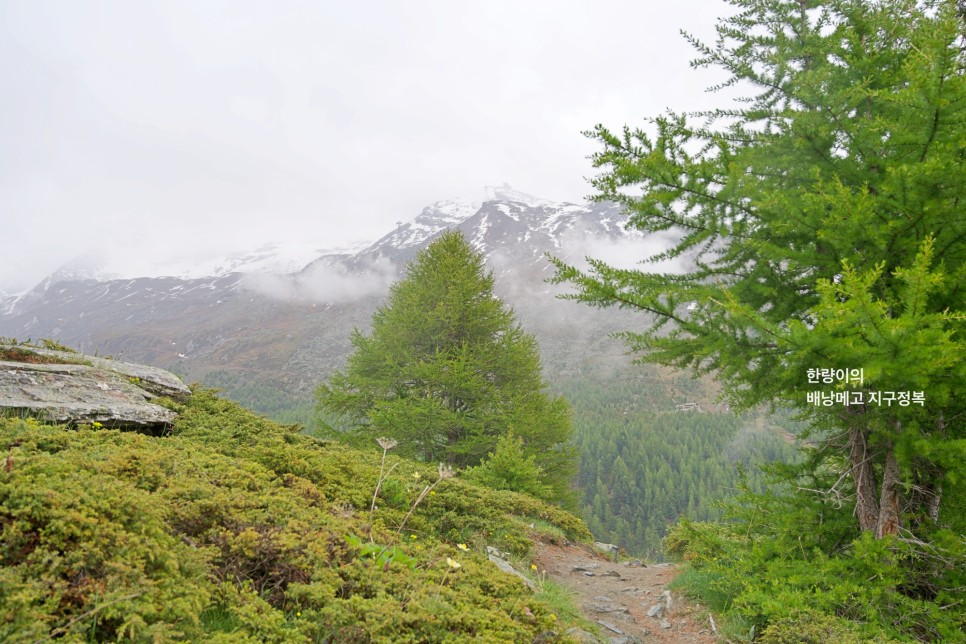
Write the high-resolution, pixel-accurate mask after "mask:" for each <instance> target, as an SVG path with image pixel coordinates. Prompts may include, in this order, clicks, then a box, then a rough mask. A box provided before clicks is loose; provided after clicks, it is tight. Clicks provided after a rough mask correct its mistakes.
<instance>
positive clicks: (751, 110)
mask: <svg viewBox="0 0 966 644" xmlns="http://www.w3.org/2000/svg"><path fill="white" fill-rule="evenodd" d="M729 4H731V5H733V6H734V7H736V9H737V13H736V14H735V15H734V16H733V17H731V18H727V19H725V20H723V21H722V22H721V23H720V25H719V27H718V36H719V38H718V40H717V42H716V43H715V44H713V45H706V44H704V43H702V42H700V41H698V40H697V39H694V38H689V40H690V41H691V42H692V44H693V45H694V46H695V47H696V49H697V51H698V53H699V59H698V60H697V61H695V63H694V64H695V65H696V66H699V67H702V66H703V67H716V68H719V69H722V70H723V71H725V72H726V73H727V74H728V75H729V79H728V80H727V81H726V82H725V83H724V84H723V85H722V86H721V87H720V88H718V89H721V88H731V89H734V90H741V91H744V92H747V95H746V96H745V97H744V98H743V99H741V102H739V103H737V106H736V107H735V108H734V109H723V110H719V111H716V112H712V113H709V114H702V115H688V116H685V115H681V114H667V115H664V116H660V117H657V118H654V119H651V120H650V121H649V124H648V126H647V127H645V128H642V129H632V128H629V127H625V128H624V130H623V132H619V133H614V132H611V131H610V130H608V129H607V128H605V127H603V126H598V127H597V128H596V129H595V130H593V131H592V132H590V133H589V136H591V137H592V138H594V139H596V140H597V141H598V142H599V144H600V145H601V146H602V151H600V152H598V153H597V154H595V155H594V157H593V161H594V164H595V166H596V167H598V168H602V169H603V170H602V173H601V174H600V175H598V176H597V177H596V178H595V179H594V180H593V184H594V186H595V187H596V188H597V190H598V194H597V197H598V198H599V199H602V200H612V201H617V202H619V203H621V204H623V205H624V206H625V207H626V209H627V210H628V211H629V213H630V215H631V219H630V222H631V225H632V226H634V227H636V228H638V229H640V230H642V231H646V232H661V231H672V232H674V233H677V234H678V235H679V237H678V239H679V241H678V242H677V243H676V244H675V245H674V246H673V247H672V248H671V249H670V250H668V251H667V252H666V253H664V254H663V255H662V256H660V257H656V258H654V259H655V260H669V259H677V260H678V261H679V262H680V264H681V265H682V266H683V268H682V270H681V271H680V272H678V273H660V272H657V271H653V272H645V271H629V270H619V269H615V268H612V267H610V266H608V265H607V263H606V259H605V260H604V261H593V262H592V263H591V268H590V270H588V271H581V270H578V269H577V268H575V267H571V266H567V265H565V264H563V263H559V262H558V273H557V279H558V280H559V281H567V282H571V283H572V284H574V285H576V286H577V288H578V291H579V292H578V294H577V296H576V297H577V298H579V299H582V300H584V301H586V302H588V303H591V304H595V305H600V306H609V305H616V306H622V307H631V308H634V309H638V310H640V311H643V312H646V313H647V314H648V315H650V316H651V319H652V320H653V321H654V323H653V324H652V325H651V326H650V328H649V329H647V330H646V331H645V332H643V333H631V334H628V335H627V337H628V339H629V340H630V342H631V344H632V346H633V347H634V348H636V349H638V350H640V351H642V352H643V354H642V357H643V359H645V360H648V361H653V362H657V363H661V364H666V365H672V366H677V367H684V368H693V369H694V370H695V371H696V372H698V373H708V372H712V373H715V374H717V376H718V378H719V380H720V381H721V383H722V384H723V386H724V390H725V393H726V394H727V396H728V397H729V398H730V402H731V403H732V404H733V405H737V406H739V407H746V408H747V407H751V406H754V405H758V404H761V403H775V402H777V403H780V404H782V405H786V406H791V407H797V408H798V409H800V410H803V411H804V412H805V413H806V414H808V415H810V416H811V419H812V421H813V427H815V428H816V429H817V430H818V431H819V432H820V433H819V434H816V435H814V436H813V439H814V440H816V441H818V442H819V444H820V447H821V449H820V451H819V454H818V456H819V457H822V458H824V463H825V464H826V466H827V467H831V468H836V470H837V471H838V472H841V474H842V478H841V479H840V480H839V483H837V484H836V487H835V488H834V489H831V490H827V491H826V493H827V494H829V495H846V496H847V497H849V498H851V499H852V501H853V502H854V504H855V516H856V519H857V523H858V526H859V527H860V528H861V530H862V531H865V532H870V533H872V534H874V535H875V536H876V537H882V536H884V535H890V534H896V533H897V532H900V531H902V530H905V529H912V530H913V531H914V532H915V531H917V528H918V527H927V526H926V524H935V523H936V522H937V521H940V523H946V524H947V525H948V524H949V523H950V522H954V523H955V522H957V521H959V519H960V517H958V516H957V513H958V510H957V507H958V506H960V504H961V503H963V502H964V481H966V465H964V464H966V448H964V445H966V441H964V438H966V422H964V418H966V396H964V394H966V333H964V320H966V288H964V285H966V172H964V171H963V167H964V165H963V163H964V157H966V152H964V150H966V143H964V142H966V74H964V70H966V54H964V52H966V43H964V29H963V24H964V22H963V16H962V14H961V13H959V12H957V3H956V2H954V1H953V0H921V1H915V0H882V1H880V2H867V1H865V0H830V1H824V0H823V1H816V2H812V1H809V2H804V1H800V0H767V1H764V2H763V1H760V0H731V1H730V2H729ZM809 369H831V370H836V373H842V372H841V371H838V370H852V369H855V370H858V369H862V370H864V379H863V380H862V381H861V382H859V381H858V379H857V378H856V379H853V380H852V381H851V382H850V381H847V380H845V379H843V378H836V379H835V380H834V382H832V383H822V382H818V383H816V382H815V381H814V378H810V377H809V375H808V374H809ZM812 392H819V393H822V392H824V393H825V394H828V395H831V396H832V398H831V400H832V401H833V402H828V400H829V399H825V400H824V401H823V400H820V402H819V404H818V405H816V404H815V401H816V398H815V397H814V396H813V397H811V398H809V394H810V393H812ZM877 392H881V393H883V394H884V395H886V396H888V397H889V401H888V402H886V401H885V400H883V399H882V396H879V397H876V396H875V394H876V393H877ZM914 392H921V394H920V396H921V398H920V399H919V400H918V401H916V402H911V400H910V399H911V396H912V394H913V393H914ZM898 395H903V396H905V398H904V400H905V402H904V403H900V402H899V398H898ZM846 400H848V401H849V404H845V403H844V401H846ZM849 481H851V489H846V486H847V485H848V482H849ZM946 500H949V501H951V502H952V505H950V508H951V511H950V512H948V513H947V514H946V517H945V521H942V515H941V512H940V507H941V505H942V503H944V502H945V501H946ZM960 507H961V506H960Z"/></svg>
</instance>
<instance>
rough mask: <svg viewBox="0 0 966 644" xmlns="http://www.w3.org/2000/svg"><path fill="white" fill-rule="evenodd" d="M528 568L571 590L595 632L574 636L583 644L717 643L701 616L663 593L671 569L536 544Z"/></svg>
mask: <svg viewBox="0 0 966 644" xmlns="http://www.w3.org/2000/svg"><path fill="white" fill-rule="evenodd" d="M534 563H535V564H536V565H537V567H538V569H540V570H546V571H547V576H548V577H550V578H551V579H553V580H554V581H556V582H557V583H560V584H562V585H564V586H566V587H568V588H570V589H572V590H573V591H574V592H575V593H576V594H577V601H578V604H579V606H580V609H581V612H582V614H583V615H584V617H586V618H587V619H588V620H589V621H590V622H592V623H595V624H597V625H598V626H599V627H600V636H599V637H592V636H590V634H589V633H587V634H583V633H577V634H576V635H578V636H583V637H585V641H587V642H604V643H608V644H617V643H623V644H633V643H635V642H697V643H701V644H703V643H705V642H708V643H710V642H716V641H717V638H716V637H715V635H714V634H713V633H712V630H711V621H710V620H709V618H708V613H707V611H706V610H704V609H703V608H701V607H699V606H696V605H693V604H689V603H688V602H687V601H686V600H685V599H684V598H683V597H682V596H681V595H679V594H678V593H672V592H670V591H668V590H667V585H668V584H669V583H670V582H671V580H672V579H674V577H675V576H676V574H677V569H676V567H675V566H674V565H672V564H650V565H644V564H641V563H640V562H623V563H614V562H612V561H611V560H610V559H608V558H607V557H606V556H604V555H603V554H601V553H598V552H596V551H593V550H591V549H590V548H588V547H586V546H577V545H555V544H547V543H540V544H538V548H537V556H536V557H535V561H534ZM662 593H663V594H664V595H663V597H662ZM668 603H669V604H670V607H669V609H665V607H666V606H667V604H668ZM659 605H660V606H661V607H660V608H658V606H659ZM649 612H650V613H651V616H649Z"/></svg>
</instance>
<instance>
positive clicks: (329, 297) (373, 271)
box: [242, 258, 399, 304]
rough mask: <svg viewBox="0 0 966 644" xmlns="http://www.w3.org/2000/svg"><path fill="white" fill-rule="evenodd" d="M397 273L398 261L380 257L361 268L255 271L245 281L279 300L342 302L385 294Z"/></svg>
mask: <svg viewBox="0 0 966 644" xmlns="http://www.w3.org/2000/svg"><path fill="white" fill-rule="evenodd" d="M398 276H399V273H398V270H397V268H396V266H395V264H393V263H392V262H391V261H389V260H388V259H385V258H380V259H377V260H375V261H373V262H370V263H368V264H366V265H365V266H363V267H361V268H358V269H354V268H349V267H347V266H346V265H345V264H342V263H335V262H333V263H326V262H317V263H315V264H311V265H309V266H308V267H306V268H305V269H304V270H303V271H301V272H300V273H295V274H293V275H269V274H256V273H252V274H249V275H246V276H245V278H244V280H243V281H242V284H243V286H244V287H245V288H248V289H250V290H252V291H254V292H256V293H259V294H261V295H265V296H267V297H271V298H273V299H276V300H285V301H290V302H312V303H318V304H322V303H325V304H341V303H345V302H354V301H356V300H360V299H363V298H365V297H368V296H370V295H380V294H383V293H385V292H387V291H388V290H389V286H390V285H391V284H392V283H393V282H395V281H396V280H397V279H398Z"/></svg>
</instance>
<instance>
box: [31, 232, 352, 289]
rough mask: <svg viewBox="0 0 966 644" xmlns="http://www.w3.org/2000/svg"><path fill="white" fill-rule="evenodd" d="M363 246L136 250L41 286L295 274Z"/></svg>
mask: <svg viewBox="0 0 966 644" xmlns="http://www.w3.org/2000/svg"><path fill="white" fill-rule="evenodd" d="M363 246H364V244H361V243H356V244H352V245H347V246H342V247H336V248H325V247H323V246H322V245H321V244H318V243H313V242H306V241H302V242H297V241H291V242H269V243H265V244H262V245H260V246H258V247H256V248H253V249H246V250H242V251H231V252H227V253H222V254H217V253H211V252H206V253H199V252H190V253H188V252H178V251H177V250H174V251H172V252H169V253H167V254H166V255H158V256H155V257H149V258H146V257H143V253H142V251H141V250H139V249H134V248H131V249H124V248H117V249H113V250H112V251H111V252H110V253H106V252H103V251H91V252H87V253H84V254H82V255H78V256H77V257H74V258H73V259H71V260H70V261H68V262H66V263H65V264H63V265H62V266H61V267H60V268H59V269H57V270H56V271H55V272H54V273H53V274H51V275H50V276H49V277H48V278H47V280H45V281H47V282H50V283H56V282H68V281H84V280H94V281H98V282H108V281H113V280H123V279H136V278H142V277H151V278H160V277H174V278H178V279H182V280H194V279H201V278H206V277H213V278H217V277H224V276H226V275H230V274H232V273H244V274H249V273H258V274H269V275H280V274H286V273H294V272H296V271H299V270H301V269H302V268H304V267H305V266H307V265H308V264H309V263H311V262H312V261H313V260H315V259H316V258H318V257H319V256H321V255H336V254H347V255H351V254H353V253H356V252H358V251H359V250H360V249H361V248H362V247H363Z"/></svg>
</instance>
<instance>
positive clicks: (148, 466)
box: [0, 392, 588, 642]
mask: <svg viewBox="0 0 966 644" xmlns="http://www.w3.org/2000/svg"><path fill="white" fill-rule="evenodd" d="M179 411H180V413H181V416H180V418H179V420H178V421H177V422H176V424H175V426H174V428H173V431H172V434H171V436H168V437H151V436H144V435H140V434H136V433H123V432H119V431H109V430H99V431H96V430H93V429H80V430H69V429H66V428H64V427H60V426H44V425H40V424H39V423H37V422H36V421H33V420H31V419H26V420H19V419H7V420H0V450H2V452H6V453H8V454H9V456H10V460H9V463H10V467H5V468H3V470H0V530H2V533H0V641H34V640H40V639H44V638H47V637H62V638H65V639H66V640H69V641H75V640H81V641H114V640H117V639H122V638H125V639H127V638H130V639H135V640H150V641H155V642H173V641H184V640H189V641H211V642H219V641H221V642H316V641H340V642H342V641H360V642H363V641H365V642H406V641H413V642H417V641H419V642H425V641H461V640H462V641H465V640H469V639H472V640H473V641H483V642H486V641H491V642H506V641H530V640H532V639H533V638H534V637H535V636H536V635H537V634H539V633H541V632H544V631H547V630H560V629H559V626H558V624H557V620H555V619H554V618H553V617H551V615H552V614H554V611H555V610H557V609H554V608H550V607H548V606H547V605H546V604H545V603H544V602H542V601H541V600H540V599H539V598H537V597H535V596H534V595H533V594H532V593H531V592H530V591H529V590H528V589H527V588H526V587H525V586H524V585H523V583H522V582H521V581H520V580H519V579H517V578H515V577H512V576H509V575H506V574H504V573H502V572H500V571H499V570H498V569H496V567H495V566H493V565H492V564H491V563H490V562H488V561H487V560H486V557H485V554H484V553H485V550H484V546H485V545H489V544H492V545H495V546H497V547H499V548H501V549H504V550H513V551H514V552H517V553H520V554H525V553H526V552H527V550H528V549H529V547H530V545H531V542H530V541H529V540H528V538H527V534H526V525H525V524H523V523H522V522H521V521H520V520H519V519H518V518H517V517H520V516H532V517H540V518H541V519H543V520H545V521H548V522H549V523H552V524H553V525H555V526H557V527H558V528H559V529H560V530H561V531H563V532H564V533H565V534H568V535H569V536H570V537H571V538H587V537H588V533H587V530H586V527H584V525H583V524H582V522H580V520H579V519H577V518H576V517H574V516H573V515H570V514H568V513H566V512H564V511H563V510H560V509H559V508H556V507H554V506H550V505H547V504H545V503H543V502H541V501H538V500H536V499H533V498H530V497H527V496H524V495H520V494H516V493H512V492H498V491H493V490H488V489H486V488H482V487H479V486H476V485H473V484H470V483H468V482H466V481H461V480H458V479H449V480H444V481H442V482H441V483H440V484H439V485H438V486H437V487H436V488H434V490H433V492H434V493H433V494H428V495H426V497H425V499H424V501H423V502H422V503H420V504H419V506H418V507H416V508H415V510H414V511H413V514H412V517H411V518H410V519H409V521H408V523H407V524H406V529H405V531H403V532H402V533H401V534H397V532H398V529H399V526H400V524H401V522H402V521H403V518H404V516H405V514H406V512H408V511H409V509H410V507H411V503H412V501H413V499H414V498H415V497H416V496H417V494H419V492H420V491H421V490H422V489H423V482H424V481H425V480H427V479H430V478H431V477H433V476H434V475H435V471H434V469H431V468H429V467H427V466H425V465H422V464H419V463H414V462H410V461H400V460H398V459H393V457H389V459H390V460H392V462H393V463H398V465H397V466H396V469H395V471H394V472H393V476H392V477H391V480H390V481H389V482H388V485H384V488H383V490H382V492H381V494H380V498H379V499H378V500H377V505H378V509H376V510H375V511H374V514H373V518H374V521H373V524H372V531H371V535H372V541H371V542H370V541H369V540H368V539H365V540H358V541H357V542H352V540H347V539H346V537H347V536H348V535H366V534H367V524H368V521H369V510H370V504H371V501H372V498H371V497H372V494H373V491H374V489H375V484H376V481H377V478H378V477H379V458H378V454H376V453H367V452H359V451H355V450H350V449H348V448H345V447H343V446H340V445H335V444H331V443H323V442H319V441H318V440H316V439H313V438H311V437H308V436H304V435H302V434H299V433H298V432H296V431H294V430H293V429H292V428H287V427H283V426H280V425H277V424H275V423H272V422H270V421H267V420H265V419H262V418H259V417H257V416H254V415H253V414H250V413H248V412H246V411H245V410H243V409H241V408H239V407H237V406H236V405H234V404H233V403H229V402H226V401H222V400H219V399H218V398H216V397H215V396H214V395H213V394H211V393H209V392H196V393H195V394H194V395H193V396H192V398H191V399H190V400H189V401H188V402H187V403H184V404H180V405H179ZM414 474H418V475H419V477H420V478H419V480H417V479H416V477H414V476H413V475H414ZM456 543H468V544H470V545H471V547H470V548H469V549H468V550H467V551H463V550H462V549H457V548H456V547H455V544H456ZM380 546H381V547H380ZM374 548H379V550H375V549H374ZM383 548H385V549H386V553H389V555H391V556H381V555H380V554H379V552H380V551H381V550H382V549H383ZM448 560H449V561H452V562H453V563H454V564H458V565H459V567H458V568H457V567H455V566H451V565H450V564H449V563H448Z"/></svg>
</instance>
